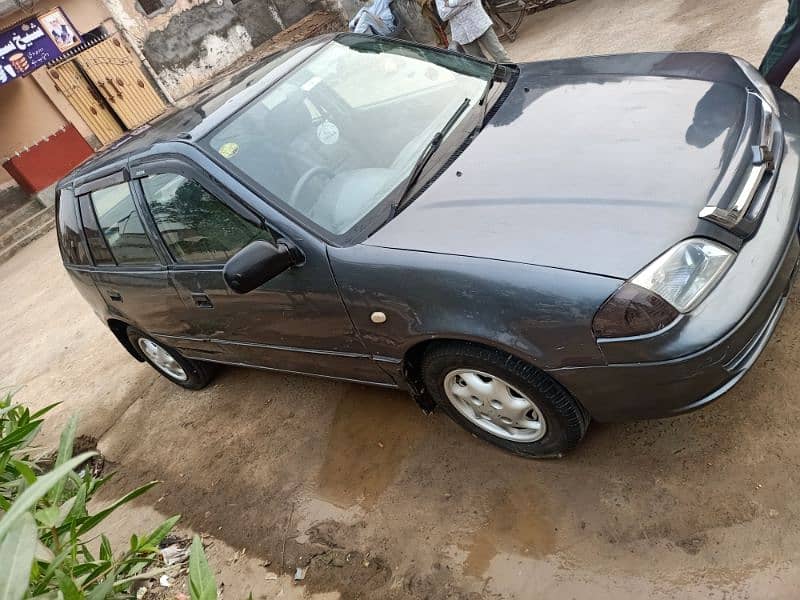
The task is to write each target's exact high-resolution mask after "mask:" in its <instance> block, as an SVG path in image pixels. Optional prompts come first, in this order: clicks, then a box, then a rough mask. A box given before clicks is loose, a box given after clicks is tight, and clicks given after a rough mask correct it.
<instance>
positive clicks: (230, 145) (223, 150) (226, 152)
mask: <svg viewBox="0 0 800 600" xmlns="http://www.w3.org/2000/svg"><path fill="white" fill-rule="evenodd" d="M217 152H219V153H220V154H222V156H224V157H225V158H232V157H234V156H236V153H237V152H239V144H237V143H236V142H227V143H225V144H222V146H220V147H219V150H217Z"/></svg>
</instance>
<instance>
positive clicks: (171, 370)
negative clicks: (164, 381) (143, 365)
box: [139, 338, 188, 381]
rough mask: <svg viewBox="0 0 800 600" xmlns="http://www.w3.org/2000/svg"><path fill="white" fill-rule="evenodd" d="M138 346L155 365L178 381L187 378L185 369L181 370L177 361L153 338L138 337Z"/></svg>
mask: <svg viewBox="0 0 800 600" xmlns="http://www.w3.org/2000/svg"><path fill="white" fill-rule="evenodd" d="M139 348H141V350H142V352H144V354H145V356H147V358H149V359H150V361H151V362H152V363H153V364H154V365H155V366H156V367H158V368H159V369H160V370H161V371H163V372H164V373H166V374H167V375H169V376H170V377H172V378H173V379H177V380H178V381H186V380H187V379H188V376H187V375H186V371H184V370H183V367H181V365H180V364H179V363H178V361H177V360H175V358H173V356H172V355H171V354H170V353H169V352H167V351H166V350H164V348H162V347H161V346H159V345H158V344H156V343H155V342H154V341H153V340H148V339H146V338H139Z"/></svg>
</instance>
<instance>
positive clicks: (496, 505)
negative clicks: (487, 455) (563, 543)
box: [461, 484, 556, 577]
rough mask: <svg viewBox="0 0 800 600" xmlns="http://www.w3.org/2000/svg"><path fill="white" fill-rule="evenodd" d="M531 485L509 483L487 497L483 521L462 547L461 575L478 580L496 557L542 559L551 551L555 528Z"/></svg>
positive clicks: (539, 494)
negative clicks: (538, 503) (465, 554)
mask: <svg viewBox="0 0 800 600" xmlns="http://www.w3.org/2000/svg"><path fill="white" fill-rule="evenodd" d="M541 497H542V496H541V493H540V490H538V489H537V488H536V487H535V486H531V485H524V484H513V485H511V486H509V487H506V488H501V489H498V490H496V492H495V493H493V494H491V495H490V497H489V504H488V505H487V508H486V511H487V512H486V515H485V521H484V523H483V525H481V527H480V528H479V529H477V530H476V531H475V533H474V534H473V535H472V537H471V538H470V539H469V540H468V541H467V543H466V544H464V545H463V546H461V548H462V549H463V550H465V551H466V552H467V557H466V559H465V561H464V574H465V575H472V576H475V577H480V576H481V575H483V574H484V573H486V571H487V570H488V569H489V566H490V565H491V562H492V559H493V558H494V557H495V556H497V555H498V554H512V555H518V556H522V557H527V558H544V557H545V556H548V555H549V554H552V553H553V552H554V550H555V545H556V539H555V526H554V525H553V523H552V522H551V521H550V519H549V518H547V516H546V514H545V512H546V511H544V510H543V509H542V507H541V506H540V505H537V500H536V499H537V498H541Z"/></svg>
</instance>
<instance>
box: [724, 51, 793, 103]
mask: <svg viewBox="0 0 800 600" xmlns="http://www.w3.org/2000/svg"><path fill="white" fill-rule="evenodd" d="M733 60H734V62H736V64H737V65H739V68H740V69H741V70H742V71H744V74H745V75H747V78H748V79H749V80H750V83H752V84H753V85H754V86H755V88H756V89H757V90H758V93H759V94H760V95H761V97H762V98H764V100H766V102H767V104H769V106H770V108H772V112H773V113H775V116H776V117H780V116H781V109H780V106H778V100H777V98H775V92H773V91H772V88H771V87H770V85H769V84H768V83H767V82H766V80H765V79H764V77H763V76H762V75H761V73H759V71H758V69H756V68H755V67H754V66H753V65H751V64H750V63H749V62H747V61H746V60H744V59H742V58H738V57H736V56H734V57H733Z"/></svg>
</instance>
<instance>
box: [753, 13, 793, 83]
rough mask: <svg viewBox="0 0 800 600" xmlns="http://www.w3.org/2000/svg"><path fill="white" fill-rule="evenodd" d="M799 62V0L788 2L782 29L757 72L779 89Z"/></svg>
mask: <svg viewBox="0 0 800 600" xmlns="http://www.w3.org/2000/svg"><path fill="white" fill-rule="evenodd" d="M798 60H800V0H789V12H788V13H787V15H786V20H785V21H784V23H783V27H781V28H780V30H779V31H778V34H777V35H776V36H775V39H773V40H772V44H770V46H769V48H768V49H767V53H766V54H765V55H764V60H763V61H761V66H760V67H759V70H760V71H761V74H762V75H763V76H764V79H766V80H767V82H768V83H769V84H770V85H775V86H778V87H780V86H781V85H782V84H783V81H784V80H785V79H786V76H787V75H788V74H789V71H791V70H792V68H793V67H794V66H795V65H796V64H797V61H798Z"/></svg>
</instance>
